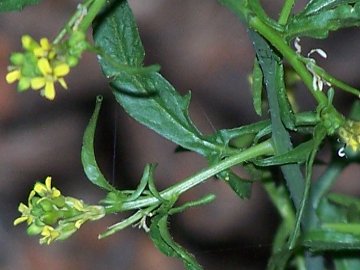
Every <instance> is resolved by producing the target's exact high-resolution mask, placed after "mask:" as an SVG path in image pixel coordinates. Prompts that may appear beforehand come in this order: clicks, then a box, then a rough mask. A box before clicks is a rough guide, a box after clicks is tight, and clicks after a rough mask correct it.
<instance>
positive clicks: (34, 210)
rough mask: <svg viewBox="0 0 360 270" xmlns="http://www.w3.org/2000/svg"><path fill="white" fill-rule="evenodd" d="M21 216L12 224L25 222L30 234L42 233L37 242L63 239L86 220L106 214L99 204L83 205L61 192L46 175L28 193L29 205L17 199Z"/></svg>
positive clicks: (47, 242)
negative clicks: (43, 181) (44, 178)
mask: <svg viewBox="0 0 360 270" xmlns="http://www.w3.org/2000/svg"><path fill="white" fill-rule="evenodd" d="M18 210H19V212H20V213H21V216H20V217H18V218H17V219H15V220H14V225H18V224H20V223H23V222H26V223H27V226H28V229H27V232H28V234H30V235H41V238H40V240H39V242H40V244H50V243H52V242H53V241H56V240H64V239H66V238H68V237H70V236H71V235H72V234H73V233H74V232H76V231H77V230H78V229H79V228H80V227H81V226H82V224H84V223H85V222H86V221H88V220H97V219H100V218H102V217H104V216H105V209H104V207H103V206H100V205H86V204H85V203H84V202H83V201H82V200H79V199H76V198H73V197H66V196H63V195H62V194H61V192H60V190H58V189H57V188H56V187H53V186H52V185H51V177H50V176H48V177H47V178H46V180H45V184H44V183H40V182H37V183H35V185H34V188H33V190H32V191H31V192H30V195H29V197H28V205H25V204H24V203H20V205H19V207H18Z"/></svg>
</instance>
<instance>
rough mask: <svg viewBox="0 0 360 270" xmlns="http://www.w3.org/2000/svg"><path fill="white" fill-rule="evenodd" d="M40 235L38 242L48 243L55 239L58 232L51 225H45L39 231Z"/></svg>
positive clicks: (58, 234)
mask: <svg viewBox="0 0 360 270" xmlns="http://www.w3.org/2000/svg"><path fill="white" fill-rule="evenodd" d="M41 235H42V236H43V237H42V238H41V239H40V244H45V243H46V244H48V245H49V244H50V243H51V242H52V241H54V240H56V239H57V238H58V237H59V236H60V233H59V232H58V231H57V230H55V229H54V228H53V227H51V226H48V225H45V226H44V227H43V229H42V231H41Z"/></svg>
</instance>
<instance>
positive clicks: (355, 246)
mask: <svg viewBox="0 0 360 270" xmlns="http://www.w3.org/2000/svg"><path fill="white" fill-rule="evenodd" d="M303 245H304V246H305V247H307V248H309V249H310V250H311V251H312V252H318V251H340V250H360V235H355V234H349V233H342V232H336V231H331V230H321V229H316V230H312V231H309V232H307V233H305V235H304V238H303Z"/></svg>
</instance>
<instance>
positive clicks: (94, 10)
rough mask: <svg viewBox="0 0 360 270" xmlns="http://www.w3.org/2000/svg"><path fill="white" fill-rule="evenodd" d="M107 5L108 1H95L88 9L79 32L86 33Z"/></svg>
mask: <svg viewBox="0 0 360 270" xmlns="http://www.w3.org/2000/svg"><path fill="white" fill-rule="evenodd" d="M105 4H106V0H95V1H94V2H93V4H92V5H91V6H90V8H89V9H88V11H87V14H86V16H84V18H83V19H82V21H81V22H80V24H79V27H78V30H79V31H82V32H86V30H87V29H88V28H89V27H90V25H91V24H92V22H93V21H94V19H95V17H96V16H97V15H98V14H99V12H100V11H101V10H102V9H103V7H104V6H105Z"/></svg>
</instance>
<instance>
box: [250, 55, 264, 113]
mask: <svg viewBox="0 0 360 270" xmlns="http://www.w3.org/2000/svg"><path fill="white" fill-rule="evenodd" d="M251 80H252V81H251V93H252V97H253V105H254V108H255V112H256V113H257V114H258V115H259V116H261V115H262V99H261V94H262V89H263V73H262V70H261V68H260V66H259V63H258V61H257V59H256V58H255V61H254V68H253V72H252V75H251Z"/></svg>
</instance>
